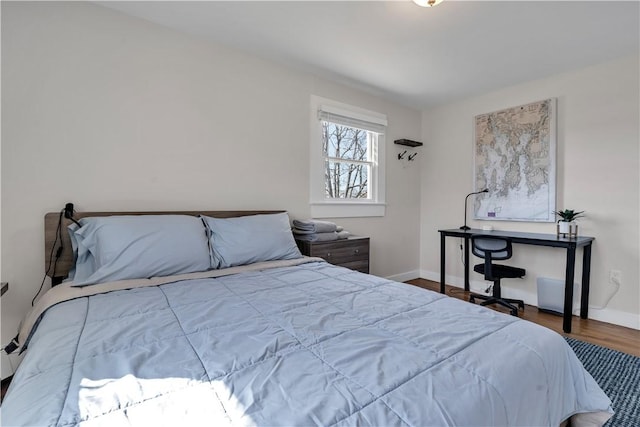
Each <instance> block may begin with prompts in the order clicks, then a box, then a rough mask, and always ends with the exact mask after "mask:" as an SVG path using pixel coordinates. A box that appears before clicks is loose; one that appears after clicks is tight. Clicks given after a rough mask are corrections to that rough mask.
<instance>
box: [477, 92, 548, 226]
mask: <svg viewBox="0 0 640 427" xmlns="http://www.w3.org/2000/svg"><path fill="white" fill-rule="evenodd" d="M555 104H556V100H555V98H553V99H546V100H544V101H538V102H532V103H530V104H526V105H520V106H517V107H512V108H507V109H505V110H501V111H496V112H493V113H487V114H481V115H479V116H476V117H475V145H474V149H475V158H474V180H475V183H474V185H475V191H481V190H484V189H485V188H486V189H488V190H489V192H488V193H483V194H478V195H476V196H475V198H474V209H473V211H474V217H475V219H487V220H507V221H536V222H538V221H539V222H554V221H555V214H554V213H553V211H555V209H556V108H555V107H556V106H555Z"/></svg>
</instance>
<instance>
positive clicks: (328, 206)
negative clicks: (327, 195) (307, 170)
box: [310, 202, 386, 218]
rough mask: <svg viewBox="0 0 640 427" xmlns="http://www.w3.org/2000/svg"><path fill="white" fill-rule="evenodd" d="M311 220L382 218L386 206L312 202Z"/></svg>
mask: <svg viewBox="0 0 640 427" xmlns="http://www.w3.org/2000/svg"><path fill="white" fill-rule="evenodd" d="M310 206H311V217H312V218H355V217H368V216H384V214H385V209H386V204H384V203H362V202H351V203H349V202H312V203H311V204H310Z"/></svg>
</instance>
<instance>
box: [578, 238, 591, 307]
mask: <svg viewBox="0 0 640 427" xmlns="http://www.w3.org/2000/svg"><path fill="white" fill-rule="evenodd" d="M590 276H591V243H589V244H588V245H586V246H585V247H584V248H583V249H582V293H581V297H580V317H581V318H583V319H586V318H587V316H588V314H589V283H590Z"/></svg>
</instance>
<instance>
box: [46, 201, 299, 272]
mask: <svg viewBox="0 0 640 427" xmlns="http://www.w3.org/2000/svg"><path fill="white" fill-rule="evenodd" d="M280 212H286V211H168V212H162V211H161V212H76V213H74V215H73V217H74V218H75V219H76V220H79V219H80V218H85V217H91V216H113V215H192V216H198V215H205V216H211V217H214V218H233V217H238V216H248V215H259V214H273V213H280ZM59 219H60V212H49V213H48V214H46V215H45V216H44V257H45V258H44V263H45V271H47V275H48V276H49V277H51V279H52V281H53V283H54V284H57V283H59V282H60V281H61V280H62V279H64V278H66V277H67V276H68V275H69V271H70V270H71V269H72V268H73V263H74V259H73V249H72V247H71V239H70V238H69V232H68V231H67V226H68V225H70V224H72V223H73V222H72V221H71V220H70V219H67V218H64V217H63V218H62V230H61V231H62V232H61V234H62V247H63V249H62V253H61V254H60V258H59V259H58V262H57V263H56V264H55V266H56V271H55V278H54V275H53V268H51V269H50V268H49V267H50V265H49V262H50V261H51V263H54V262H55V252H56V251H57V250H58V248H59V247H60V241H59V240H58V242H57V243H56V246H55V248H53V251H54V252H53V258H52V259H51V260H50V259H49V258H50V255H51V249H52V247H53V244H54V242H55V240H56V231H57V229H58V220H59Z"/></svg>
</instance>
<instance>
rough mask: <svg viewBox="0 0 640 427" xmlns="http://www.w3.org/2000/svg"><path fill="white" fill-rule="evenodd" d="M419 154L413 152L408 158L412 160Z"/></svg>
mask: <svg viewBox="0 0 640 427" xmlns="http://www.w3.org/2000/svg"><path fill="white" fill-rule="evenodd" d="M417 155H418V153H413V154H411V155H410V156H409V157H407V160H409V161H412V160H413V159H415V158H416V156H417Z"/></svg>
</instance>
